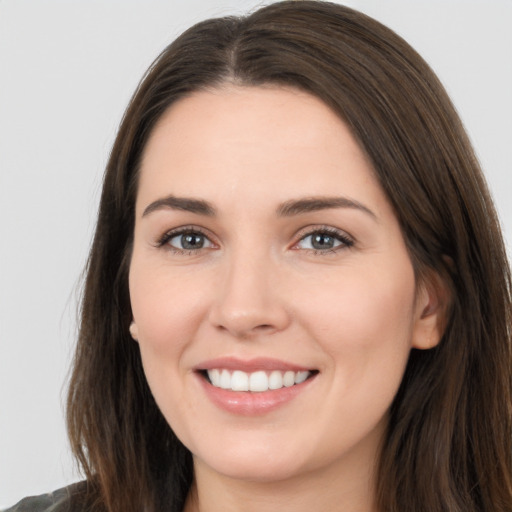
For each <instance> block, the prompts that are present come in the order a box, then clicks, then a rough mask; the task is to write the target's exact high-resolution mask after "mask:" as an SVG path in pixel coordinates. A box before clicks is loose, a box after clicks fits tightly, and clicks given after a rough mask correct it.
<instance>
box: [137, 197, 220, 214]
mask: <svg viewBox="0 0 512 512" xmlns="http://www.w3.org/2000/svg"><path fill="white" fill-rule="evenodd" d="M163 209H171V210H183V211H186V212H191V213H197V214H198V215H206V216H208V217H213V216H215V213H216V212H215V208H214V207H213V206H212V205H211V204H210V203H208V202H207V201H203V200H202V199H193V198H191V197H176V196H173V195H170V196H167V197H162V198H161V199H157V200H156V201H154V202H153V203H151V204H150V205H149V206H147V207H146V209H145V210H144V212H143V213H142V216H143V217H145V216H146V215H149V214H150V213H152V212H155V211H157V210H163Z"/></svg>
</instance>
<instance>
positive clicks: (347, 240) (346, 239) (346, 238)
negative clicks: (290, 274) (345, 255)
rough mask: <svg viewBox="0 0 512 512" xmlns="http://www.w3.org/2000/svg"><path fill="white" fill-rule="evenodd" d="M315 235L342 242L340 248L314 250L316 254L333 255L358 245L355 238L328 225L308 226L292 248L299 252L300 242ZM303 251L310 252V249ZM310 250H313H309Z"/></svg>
mask: <svg viewBox="0 0 512 512" xmlns="http://www.w3.org/2000/svg"><path fill="white" fill-rule="evenodd" d="M315 233H325V234H327V235H329V236H332V237H333V238H336V239H337V240H339V241H341V242H342V243H341V244H340V245H339V246H336V247H334V248H332V249H325V250H320V249H312V250H313V251H315V252H316V253H331V254H332V253H333V252H337V251H339V250H343V249H348V248H350V247H352V246H353V245H354V244H355V243H356V240H355V238H354V237H353V236H352V235H350V234H349V233H347V232H346V231H344V230H342V229H339V228H335V227H333V226H328V225H313V226H306V227H304V228H302V229H300V230H299V231H298V232H297V234H296V235H295V237H294V238H295V240H296V241H295V242H294V243H293V246H292V247H291V248H292V249H295V250H299V249H300V248H299V247H297V245H298V244H299V242H301V241H302V240H304V239H305V238H307V237H308V236H311V235H314V234H315ZM303 250H308V249H303ZM309 250H311V249H309Z"/></svg>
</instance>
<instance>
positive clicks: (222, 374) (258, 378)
mask: <svg viewBox="0 0 512 512" xmlns="http://www.w3.org/2000/svg"><path fill="white" fill-rule="evenodd" d="M312 375H313V372H311V371H308V370H305V371H297V372H294V371H291V370H288V371H280V370H273V371H264V370H259V371H255V372H250V373H249V372H244V371H242V370H234V371H230V370H228V369H226V368H224V369H221V368H213V369H211V370H206V376H207V378H208V380H209V381H210V384H212V386H214V387H216V388H221V389H226V390H231V391H252V392H258V393H261V392H264V391H269V390H278V389H281V388H284V387H286V388H289V387H292V386H294V385H296V384H301V383H302V382H304V381H305V380H307V379H308V378H309V377H311V376H312Z"/></svg>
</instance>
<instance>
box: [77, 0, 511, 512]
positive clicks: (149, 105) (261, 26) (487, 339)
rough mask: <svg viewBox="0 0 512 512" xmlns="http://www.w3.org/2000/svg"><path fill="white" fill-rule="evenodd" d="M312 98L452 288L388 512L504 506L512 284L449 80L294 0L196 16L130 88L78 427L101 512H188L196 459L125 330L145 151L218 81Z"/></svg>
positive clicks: (420, 374)
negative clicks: (172, 114) (332, 117)
mask: <svg viewBox="0 0 512 512" xmlns="http://www.w3.org/2000/svg"><path fill="white" fill-rule="evenodd" d="M227 82H231V83H236V84H240V85H251V86H258V85H263V84H276V85H285V86H292V87H296V88H299V89H302V90H304V91H307V92H309V93H311V94H313V95H315V96H317V97H318V98H320V99H321V100H323V101H324V102H325V103H326V104H327V105H328V106H330V107H331V108H332V109H333V110H334V111H335V112H336V113H337V114H338V115H339V116H340V117H341V118H342V119H343V120H344V121H345V122H346V123H347V125H348V126H349V127H350V129H351V130H352V133H353V134H354V136H355V137H356V138H357V140H358V141H359V143H360V145H361V147H362V149H363V150H364V151H365V152H366V153H367V155H368V157H369V158H370V160H371V162H372V164H373V168H374V170H375V174H376V176H377V177H378V179H379V180H380V183H381V185H382V188H383V190H384V191H385V193H386V194H387V197H388V199H389V200H390V202H391V204H392V205H393V207H394V209H395V212H396V215H397V218H398V219H399V222H400V224H401V227H402V231H403V235H404V238H405V240H406V243H407V246H408V249H409V252H410V255H411V260H412V262H413V264H414V267H415V269H416V272H417V274H418V276H419V277H420V278H421V276H424V275H426V274H427V273H429V272H430V273H435V274H436V275H438V276H441V278H442V279H443V280H445V282H446V283H447V285H448V287H449V288H450V290H451V294H452V300H451V311H450V315H449V318H448V319H447V325H446V330H445V334H444V337H443V339H442V341H441V343H440V344H439V346H438V347H436V348H434V349H431V350H428V351H416V350H413V351H412V352H411V355H410V360H409V362H408V366H407V369H406V372H405V376H404V379H403V382H402V385H401V387H400V390H399V392H398V394H397V396H396V398H395V400H394V402H393V404H392V408H391V413H390V422H389V428H388V433H387V437H386V438H385V439H384V441H383V447H382V452H381V454H380V462H379V466H378V468H377V471H378V473H377V483H378V496H377V498H378V503H379V506H380V507H381V509H382V510H383V511H386V512H404V511H414V512H421V511H425V512H441V511H443V512H444V511H450V512H477V511H478V512H483V511H487V512H489V511H492V512H510V511H511V510H512V481H511V474H512V451H511V434H512V428H511V427H512V422H511V414H512V412H511V403H512V402H511V361H512V359H511V325H512V309H511V279H510V271H509V267H508V263H507V258H506V252H505V249H504V245H503V241H502V237H501V233H500V228H499V225H498V221H497V217H496V213H495V210H494V207H493V204H492V201H491V199H490V196H489V193H488V190H487V186H486V183H485V181H484V178H483V177H482V174H481V171H480V169H479V165H478V162H477V160H476V158H475V155H474V153H473V150H472V149H471V145H470V143H469V141H468V138H467V136H466V134H465V132H464V129H463V127H462V125H461V122H460V120H459V118H458V116H457V114H456V112H455V110H454V108H453V106H452V104H451V102H450V100H449V98H448V96H447V95H446V92H445V91H444V89H443V87H442V86H441V84H440V83H439V81H438V79H437V78H436V76H435V75H434V73H433V72H432V71H431V70H430V68H429V67H428V65H427V64H426V63H425V62H424V61H423V60H422V59H421V57H420V56H419V55H418V54H417V53H416V52H415V51H414V50H413V49H412V48H411V47H410V46H409V45H408V44H407V43H406V42H404V41H403V40H402V39H401V38H400V37H398V36H397V35H396V34H395V33H393V32H392V31H391V30H389V29H388V28H386V27H384V26H383V25H381V24H380V23H378V22H377V21H375V20H373V19H371V18H369V17H367V16H365V15H363V14H361V13H359V12H356V11H353V10H351V9H348V8H346V7H342V6H340V5H336V4H331V3H326V2H315V1H301V2H297V1H295V2H293V1H285V2H279V3H276V4H273V5H270V6H268V7H264V8H262V9H260V10H258V11H256V12H254V13H253V14H251V15H249V16H247V17H242V18H233V17H230V18H222V19H214V20H208V21H205V22H202V23H199V24H197V25H196V26H194V27H192V28H191V29H189V30H188V31H186V32H185V33H184V34H183V35H181V36H180V37H179V38H178V39H177V40H176V41H175V42H174V43H172V44H171V45H170V46H169V47H167V48H166V49H165V50H164V51H163V53H162V54H161V55H160V56H159V57H158V59H157V60H156V61H155V63H154V64H153V65H152V66H151V68H150V69H149V70H148V72H147V74H146V76H145V77H144V79H143V81H142V82H141V84H140V86H139V88H138V90H137V91H136V93H135V95H134V96H133V98H132V100H131V102H130V104H129V106H128V109H127V111H126V113H125V116H124V119H123V121H122V124H121V126H120V129H119V133H118V135H117V139H116V141H115V144H114V147H113V149H112V153H111V156H110V160H109V163H108V167H107V170H106V175H105V180H104V185H103V193H102V197H101V203H100V211H99V218H98V224H97V228H96V234H95V238H94V242H93V246H92V249H91V253H90V258H89V262H88V267H87V277H86V281H85V289H84V295H83V302H82V316H81V324H80V335H79V340H78V346H77V349H76V356H75V362H74V370H73V373H72V377H71V382H70V388H69V397H68V428H69V435H70V439H71V443H72V447H73V450H74V453H75V454H76V456H77V458H78V460H79V461H80V463H81V465H82V466H83V468H84V470H85V474H86V476H87V479H88V482H89V487H90V490H91V493H90V496H89V497H92V498H94V500H95V504H96V505H97V509H98V510H108V511H109V512H130V511H133V512H135V511H140V510H142V509H145V510H150V511H155V510H157V509H158V508H159V507H160V506H162V504H163V502H164V500H165V501H166V503H167V504H169V503H170V504H171V505H170V506H171V510H173V511H176V512H177V511H179V510H181V509H182V507H183V504H184V500H185V498H186V495H187V493H188V490H189V487H190V484H191V480H192V476H193V473H192V460H191V455H190V453H189V452H188V450H187V449H186V448H185V447H184V446H183V445H182V444H181V442H180V441H179V440H178V439H177V438H176V437H175V435H174V434H173V432H172V430H171V429H170V427H169V426H168V425H167V423H166V422H165V420H164V418H163V416H162V415H161V413H160V411H159V410H158V408H157V406H156V404H155V402H154V400H153V398H152V395H151V392H150V390H149V388H148V385H147V383H146V380H145V376H144V372H143V369H142V365H141V359H140V354H139V349H138V345H137V344H136V343H134V342H133V341H132V339H131V338H130V335H129V332H128V327H129V324H130V321H131V310H130V298H129V293H128V284H127V283H128V268H129V263H130V251H131V244H132V234H133V228H134V205H135V196H136V192H137V176H138V170H139V161H140V156H141V152H142V151H143V149H144V147H145V144H146V142H147V140H148V136H149V134H150V133H151V130H152V128H153V127H154V126H155V123H156V122H157V121H158V119H159V118H160V117H161V116H162V114H163V113H164V112H165V111H166V109H167V108H168V107H169V105H171V104H172V103H173V102H175V101H177V100H178V99H180V98H183V97H184V96H186V95H188V94H190V93H192V92H194V91H197V90H201V89H204V88H211V87H216V86H221V85H222V84H223V83H227Z"/></svg>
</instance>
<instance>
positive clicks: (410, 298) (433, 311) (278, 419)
mask: <svg viewBox="0 0 512 512" xmlns="http://www.w3.org/2000/svg"><path fill="white" fill-rule="evenodd" d="M313 199H314V200H313ZM129 283H130V296H131V302H132V311H133V319H134V322H133V324H132V326H131V329H130V330H131V333H132V335H133V337H134V338H135V339H136V340H137V341H138V343H139V345H140V350H141V356H142V361H143V365H144V370H145V373H146V377H147V380H148V383H149V385H150V387H151V390H152V393H153V395H154V397H155V399H156V401H157V403H158V406H159V407H160V409H161V411H162V413H163V415H164V416H165V418H166V419H167V421H168V423H169V424H170V426H171V427H172V428H173V430H174V431H175V432H176V434H177V436H178V437H179V438H180V439H181V441H182V442H183V443H184V444H185V446H187V447H188V448H189V449H190V451H191V452H192V454H193V460H194V484H193V488H192V491H191V493H190V496H189V500H188V501H187V505H186V510H187V511H201V512H217V511H219V512H220V511H223V512H226V511H228V512H229V511H238V510H244V511H259V510H265V511H270V512H272V511H276V512H277V511H279V512H283V511H288V510H289V511H294V512H301V511H306V510H307V511H311V510H324V511H335V510H336V511H338V510H344V511H345V512H374V511H375V510H376V508H375V503H374V486H375V481H374V469H375V462H376V459H377V457H378V453H379V446H380V443H381V441H382V436H383V433H384V431H385V428H386V425H387V412H388V410H389V407H390V404H391V402H392V400H393V397H394V396H395V393H396V391H397V389H398V386H399V384H400V381H401V378H402V375H403V372H404V368H405V365H406V362H407V358H408V355H409V352H410V349H411V347H416V348H420V349H427V348H430V347H432V346H434V345H435V344H436V343H437V342H438V341H439V332H438V327H437V326H438V324H439V319H438V307H437V304H438V298H437V297H436V294H435V292H434V288H433V287H429V286H426V285H424V284H421V283H417V282H416V280H415V274H414V271H413V267H412V264H411V261H410V258H409V255H408V253H407V250H406V247H405V244H404V240H403V237H402V234H401V230H400V227H399V225H398V222H397V219H396V217H395V215H394V213H393V210H392V208H391V206H390V204H389V202H388V200H387V198H386V196H385V195H384V193H383V191H382V189H381V188H380V186H379V184H378V183H377V181H376V179H375V177H374V175H373V171H372V168H371V165H370V164H369V162H368V160H367V159H366V157H365V155H364V154H363V152H362V151H361V149H360V148H359V146H358V144H357V143H356V142H355V140H354V138H353V137H352V135H351V134H350V132H349V130H348V129H347V127H346V125H345V124H344V123H343V122H342V121H341V120H340V119H339V118H338V117H337V116H336V115H335V114H334V113H333V112H332V111H331V110H330V109H329V108H328V107H326V106H325V105H324V104H323V103H322V102H321V101H320V100H318V99H317V98H315V97H313V96H310V95H308V94H306V93H303V92H299V91H296V90H293V89H284V88H277V87H270V86H269V87H237V86H233V85H226V86H225V87H223V88H219V89H216V90H211V91H202V92H197V93H194V94H192V95H191V96H189V97H187V98H185V99H182V100H180V101H178V102H176V103H175V104H174V105H172V106H171V108H170V109H169V110H168V111H167V112H166V113H165V114H164V116H163V117H162V118H161V119H160V120H159V122H158V124H157V126H156V127H155V129H154V131H153V133H152V135H151V137H150V140H149V142H148V144H147V146H146V148H145V152H144V155H143V159H142V165H141V175H140V182H139V189H138V195H137V202H136V223H135V236H134V244H133V254H132V260H131V266H130V277H129ZM207 370H208V371H209V372H210V373H208V372H207ZM236 370H241V371H242V373H239V374H238V376H241V377H240V378H241V381H240V382H242V384H241V385H242V387H243V386H244V382H245V383H246V382H247V381H244V379H245V378H249V379H251V378H252V377H251V376H252V375H253V374H255V373H257V374H258V375H257V377H258V379H259V380H258V379H256V377H254V379H255V380H254V382H256V380H258V382H259V383H260V384H258V385H262V386H263V388H262V389H263V390H264V391H262V390H258V391H256V390H254V391H250V390H249V391H247V390H246V391H240V390H237V389H239V388H238V387H237V386H238V385H239V384H240V382H239V381H238V380H237V383H236V384H235V383H234V382H235V381H234V380H232V381H229V378H230V376H232V375H233V373H234V372H235V371H236ZM222 372H224V374H226V375H228V384H227V387H228V389H222V388H221V387H219V386H220V385H219V383H218V382H217V383H215V382H214V380H215V379H216V378H219V377H218V375H220V374H222ZM287 372H289V375H292V383H290V382H288V384H287V385H284V384H282V383H281V381H280V380H279V379H285V380H286V378H287V377H286V375H285V374H286V373H287ZM290 372H291V373H290ZM215 373H217V376H215ZM272 373H275V374H276V375H277V374H279V375H278V376H277V377H276V378H277V381H278V384H276V385H275V387H276V389H267V388H268V386H270V384H269V382H270V378H271V374H272ZM261 378H262V379H263V384H261V382H260V381H261ZM293 378H297V384H293ZM233 379H234V377H233ZM304 379H305V380H304ZM303 380H304V381H303ZM229 382H231V384H229ZM251 382H252V381H251ZM283 382H284V380H283ZM251 385H252V384H251ZM229 386H231V387H229ZM288 386H289V387H288ZM224 387H226V385H225V383H224ZM231 388H235V390H233V389H231Z"/></svg>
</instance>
